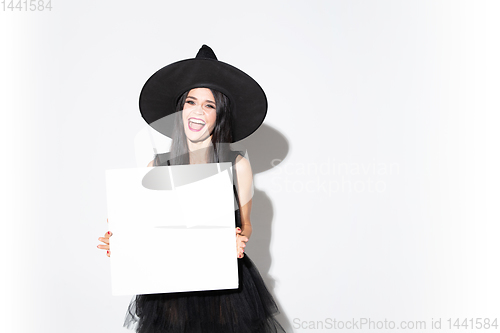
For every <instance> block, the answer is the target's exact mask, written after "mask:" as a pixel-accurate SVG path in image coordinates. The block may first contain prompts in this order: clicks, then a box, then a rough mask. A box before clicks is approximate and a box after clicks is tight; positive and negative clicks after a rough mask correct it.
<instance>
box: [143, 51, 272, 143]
mask: <svg viewBox="0 0 500 333" xmlns="http://www.w3.org/2000/svg"><path fill="white" fill-rule="evenodd" d="M193 88H210V89H214V90H218V91H220V92H221V93H223V94H224V95H226V96H227V97H228V98H229V100H230V103H231V112H232V131H233V140H232V142H236V141H240V140H242V139H244V138H246V137H247V136H249V135H250V134H252V133H253V132H255V131H256V130H257V129H258V128H259V127H260V125H261V124H262V122H263V121H264V118H265V117H266V113H267V99H266V95H265V93H264V91H263V90H262V88H261V87H260V85H259V84H258V83H257V82H256V81H255V80H254V79H252V78H251V77H250V76H249V75H247V74H246V73H244V72H243V71H241V70H239V69H238V68H236V67H234V66H231V65H229V64H226V63H224V62H222V61H219V60H217V57H216V56H215V53H214V51H213V50H212V49H211V48H210V47H208V46H207V45H203V46H202V47H201V48H200V50H199V51H198V54H197V55H196V57H195V58H192V59H186V60H181V61H178V62H175V63H173V64H170V65H168V66H165V67H163V68H162V69H160V70H158V71H157V72H156V73H154V74H153V75H152V76H151V77H150V78H149V79H148V80H147V81H146V83H145V84H144V87H143V88H142V91H141V95H140V98H139V109H140V110H141V114H142V117H143V118H144V120H146V122H147V123H148V124H150V125H151V126H152V127H153V128H155V129H156V130H157V131H158V132H160V133H162V134H164V135H166V136H168V137H172V132H173V128H174V123H173V121H162V120H163V119H167V118H165V117H167V116H169V115H172V114H174V113H175V111H176V110H175V108H176V105H177V101H178V99H179V98H180V96H181V95H182V94H183V93H184V92H186V91H188V90H190V89H193Z"/></svg>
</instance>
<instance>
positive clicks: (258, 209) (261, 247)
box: [233, 124, 292, 332]
mask: <svg viewBox="0 0 500 333" xmlns="http://www.w3.org/2000/svg"><path fill="white" fill-rule="evenodd" d="M233 147H234V150H242V151H245V150H246V151H247V152H248V158H249V160H250V164H251V166H252V171H253V174H254V177H255V175H256V174H258V173H262V172H266V171H268V170H270V169H272V168H273V163H272V161H273V160H274V159H279V160H281V161H283V160H284V159H285V157H286V156H287V155H288V151H289V144H288V140H287V139H286V138H285V137H284V136H283V135H282V134H281V133H280V132H278V131H276V130H275V129H273V128H272V127H270V126H267V125H265V124H263V125H262V126H261V127H260V128H259V129H258V130H257V131H256V132H255V133H254V134H252V135H250V136H249V137H248V138H246V139H244V140H242V141H240V142H238V143H236V144H234V145H233ZM277 209H284V208H283V207H277ZM273 220H274V207H273V203H272V201H271V199H270V198H269V196H268V195H267V194H266V193H265V192H263V191H260V190H259V189H257V188H254V195H253V198H252V213H251V222H252V237H251V240H250V242H249V246H248V254H249V256H250V257H251V259H252V260H253V261H254V263H255V265H256V266H257V268H258V269H259V272H260V274H261V275H262V278H263V279H264V282H265V283H266V286H267V288H268V289H269V292H270V293H271V295H272V296H273V297H274V300H275V301H276V304H277V305H278V308H279V310H280V314H279V315H278V316H276V319H277V320H278V321H279V323H280V324H281V325H282V326H283V328H284V329H285V330H286V331H287V332H292V326H291V323H290V320H289V319H288V317H287V315H286V314H285V313H284V312H283V309H282V307H281V304H280V302H279V299H277V298H276V295H275V294H274V287H275V280H274V279H273V277H271V276H270V275H269V269H270V268H271V263H272V258H271V254H270V251H269V246H270V244H271V238H272V227H271V226H272V223H273ZM284 278H285V277H283V276H281V277H278V280H281V279H284Z"/></svg>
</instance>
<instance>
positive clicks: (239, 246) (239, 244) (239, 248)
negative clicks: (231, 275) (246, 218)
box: [236, 228, 248, 258]
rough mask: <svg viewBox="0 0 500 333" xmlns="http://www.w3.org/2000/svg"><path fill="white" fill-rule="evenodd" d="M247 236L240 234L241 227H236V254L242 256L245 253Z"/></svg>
mask: <svg viewBox="0 0 500 333" xmlns="http://www.w3.org/2000/svg"><path fill="white" fill-rule="evenodd" d="M247 242H248V237H246V236H243V235H242V234H241V228H236V255H237V256H238V258H243V256H244V255H245V253H244V252H245V246H247Z"/></svg>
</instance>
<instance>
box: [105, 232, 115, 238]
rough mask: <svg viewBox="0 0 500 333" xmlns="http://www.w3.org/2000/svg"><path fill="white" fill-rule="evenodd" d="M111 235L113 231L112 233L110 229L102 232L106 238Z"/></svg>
mask: <svg viewBox="0 0 500 333" xmlns="http://www.w3.org/2000/svg"><path fill="white" fill-rule="evenodd" d="M111 236H113V233H112V232H111V231H108V232H106V233H105V234H104V237H106V238H109V237H111Z"/></svg>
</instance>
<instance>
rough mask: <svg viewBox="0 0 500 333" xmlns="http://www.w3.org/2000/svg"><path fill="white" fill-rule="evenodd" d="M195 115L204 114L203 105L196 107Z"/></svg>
mask: <svg viewBox="0 0 500 333" xmlns="http://www.w3.org/2000/svg"><path fill="white" fill-rule="evenodd" d="M193 113H194V114H200V115H201V114H203V109H202V107H201V105H197V106H196V107H195V109H194V110H193Z"/></svg>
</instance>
